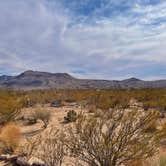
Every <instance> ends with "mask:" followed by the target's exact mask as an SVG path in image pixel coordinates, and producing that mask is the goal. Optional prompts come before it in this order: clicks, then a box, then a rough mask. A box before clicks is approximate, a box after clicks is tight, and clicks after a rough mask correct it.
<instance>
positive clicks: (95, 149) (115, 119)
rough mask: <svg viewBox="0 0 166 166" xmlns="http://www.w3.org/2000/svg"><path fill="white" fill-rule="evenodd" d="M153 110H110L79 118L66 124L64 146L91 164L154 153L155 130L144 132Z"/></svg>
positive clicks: (113, 164) (115, 165) (116, 165)
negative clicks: (66, 139)
mask: <svg viewBox="0 0 166 166" xmlns="http://www.w3.org/2000/svg"><path fill="white" fill-rule="evenodd" d="M157 116H158V115H157V114H156V113H155V112H140V111H138V110H132V111H130V112H129V111H125V110H112V111H107V112H103V113H102V114H101V115H100V116H91V117H86V116H83V117H82V118H80V119H78V120H77V121H76V123H75V125H73V127H70V128H69V133H68V134H69V137H68V143H67V147H68V148H69V149H70V153H71V155H72V156H73V157H76V158H78V159H80V160H82V161H84V162H86V163H87V164H88V165H90V166H120V165H122V164H126V163H128V162H131V161H134V160H138V159H143V158H147V157H149V156H151V155H153V154H154V152H155V150H156V146H157V143H158V142H157V140H158V139H157V138H158V136H159V133H158V131H156V132H155V133H153V134H152V133H147V132H144V131H145V129H146V128H147V126H148V125H149V123H150V122H151V121H155V120H156V118H157Z"/></svg>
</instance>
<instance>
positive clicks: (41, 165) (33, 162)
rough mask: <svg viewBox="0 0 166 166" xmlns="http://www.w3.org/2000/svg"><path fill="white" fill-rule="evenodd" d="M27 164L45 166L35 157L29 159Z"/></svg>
mask: <svg viewBox="0 0 166 166" xmlns="http://www.w3.org/2000/svg"><path fill="white" fill-rule="evenodd" d="M28 163H29V164H30V165H31V166H45V163H44V162H43V161H42V160H40V159H39V158H37V157H32V158H30V159H29V161H28Z"/></svg>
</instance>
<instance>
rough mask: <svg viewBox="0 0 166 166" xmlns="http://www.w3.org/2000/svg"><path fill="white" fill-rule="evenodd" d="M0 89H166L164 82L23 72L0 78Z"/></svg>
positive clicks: (165, 82)
mask: <svg viewBox="0 0 166 166" xmlns="http://www.w3.org/2000/svg"><path fill="white" fill-rule="evenodd" d="M0 88H11V89H24V90H32V89H50V88H55V89H145V88H166V80H156V81H144V80H140V79H137V78H129V79H126V80H122V81H117V80H93V79H78V78H75V77H72V76H71V75H69V74H67V73H48V72H39V71H31V70H28V71H25V72H23V73H21V74H20V75H17V76H6V75H3V76H0Z"/></svg>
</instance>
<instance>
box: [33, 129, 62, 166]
mask: <svg viewBox="0 0 166 166" xmlns="http://www.w3.org/2000/svg"><path fill="white" fill-rule="evenodd" d="M64 138H65V136H64V134H63V133H62V132H60V131H59V130H56V129H54V128H51V129H50V130H48V131H47V132H46V133H45V135H44V136H41V138H40V139H41V142H40V145H39V147H38V152H37V153H36V154H35V155H36V157H37V158H39V159H41V160H42V161H44V163H45V164H46V165H47V166H55V165H56V166H61V165H62V161H63V158H64V156H65V146H64V145H65V144H64Z"/></svg>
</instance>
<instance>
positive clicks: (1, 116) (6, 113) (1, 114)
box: [0, 97, 23, 125]
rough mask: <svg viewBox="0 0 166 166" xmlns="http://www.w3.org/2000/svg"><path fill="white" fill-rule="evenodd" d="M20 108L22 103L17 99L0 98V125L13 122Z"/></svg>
mask: <svg viewBox="0 0 166 166" xmlns="http://www.w3.org/2000/svg"><path fill="white" fill-rule="evenodd" d="M22 107H23V103H22V102H21V100H19V99H16V98H13V97H3V98H0V124H1V125H4V124H6V123H8V122H10V121H14V120H15V118H16V117H17V115H18V114H19V113H20V110H21V108H22Z"/></svg>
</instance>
